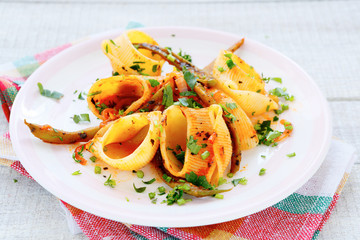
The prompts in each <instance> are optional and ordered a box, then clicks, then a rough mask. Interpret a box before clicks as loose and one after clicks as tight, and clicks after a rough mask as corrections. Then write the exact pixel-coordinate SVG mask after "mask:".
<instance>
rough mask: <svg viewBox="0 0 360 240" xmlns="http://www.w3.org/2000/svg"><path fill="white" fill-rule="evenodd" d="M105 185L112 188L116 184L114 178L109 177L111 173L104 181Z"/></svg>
mask: <svg viewBox="0 0 360 240" xmlns="http://www.w3.org/2000/svg"><path fill="white" fill-rule="evenodd" d="M104 185H105V186H109V187H112V188H114V187H115V186H116V181H115V180H114V179H111V174H110V176H109V178H108V179H107V180H106V182H105V183H104Z"/></svg>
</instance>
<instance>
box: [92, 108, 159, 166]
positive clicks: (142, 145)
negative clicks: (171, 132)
mask: <svg viewBox="0 0 360 240" xmlns="http://www.w3.org/2000/svg"><path fill="white" fill-rule="evenodd" d="M160 116H161V112H158V111H155V112H150V113H141V114H139V113H137V114H133V115H130V116H125V117H122V118H120V119H118V120H116V121H115V122H113V123H111V124H108V125H107V126H105V127H104V128H102V129H101V130H100V131H99V132H98V133H97V134H96V135H95V137H94V138H93V140H91V143H90V144H88V146H89V151H90V152H91V153H93V154H94V155H95V156H96V157H97V158H98V159H100V160H102V161H104V162H106V163H107V164H109V165H110V166H113V167H115V168H118V169H120V170H127V171H129V170H137V169H140V168H142V167H144V166H145V165H146V164H148V163H149V162H150V161H151V160H152V159H153V157H154V155H155V153H156V151H157V149H158V147H159V139H158V136H159V133H160V130H159V128H158V127H157V124H159V122H160Z"/></svg>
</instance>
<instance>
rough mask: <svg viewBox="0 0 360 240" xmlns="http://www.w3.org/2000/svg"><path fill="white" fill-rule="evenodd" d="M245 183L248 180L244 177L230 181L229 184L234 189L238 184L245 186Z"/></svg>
mask: <svg viewBox="0 0 360 240" xmlns="http://www.w3.org/2000/svg"><path fill="white" fill-rule="evenodd" d="M247 182H248V180H247V179H246V178H245V177H243V178H237V179H234V180H232V181H231V183H232V184H233V185H234V187H236V186H237V185H238V184H241V185H246V184H247Z"/></svg>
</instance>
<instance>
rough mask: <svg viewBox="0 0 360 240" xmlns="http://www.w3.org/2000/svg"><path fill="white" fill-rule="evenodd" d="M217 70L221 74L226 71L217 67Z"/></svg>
mask: <svg viewBox="0 0 360 240" xmlns="http://www.w3.org/2000/svg"><path fill="white" fill-rule="evenodd" d="M217 70H219V72H221V73H222V72H224V71H225V69H224V68H223V67H220V66H218V67H217Z"/></svg>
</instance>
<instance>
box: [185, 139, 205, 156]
mask: <svg viewBox="0 0 360 240" xmlns="http://www.w3.org/2000/svg"><path fill="white" fill-rule="evenodd" d="M197 141H198V140H195V139H194V137H193V136H190V137H189V140H188V141H187V143H186V146H187V148H188V149H190V152H191V154H192V155H196V154H198V153H199V151H200V149H201V146H199V145H197V144H196V143H197Z"/></svg>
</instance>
